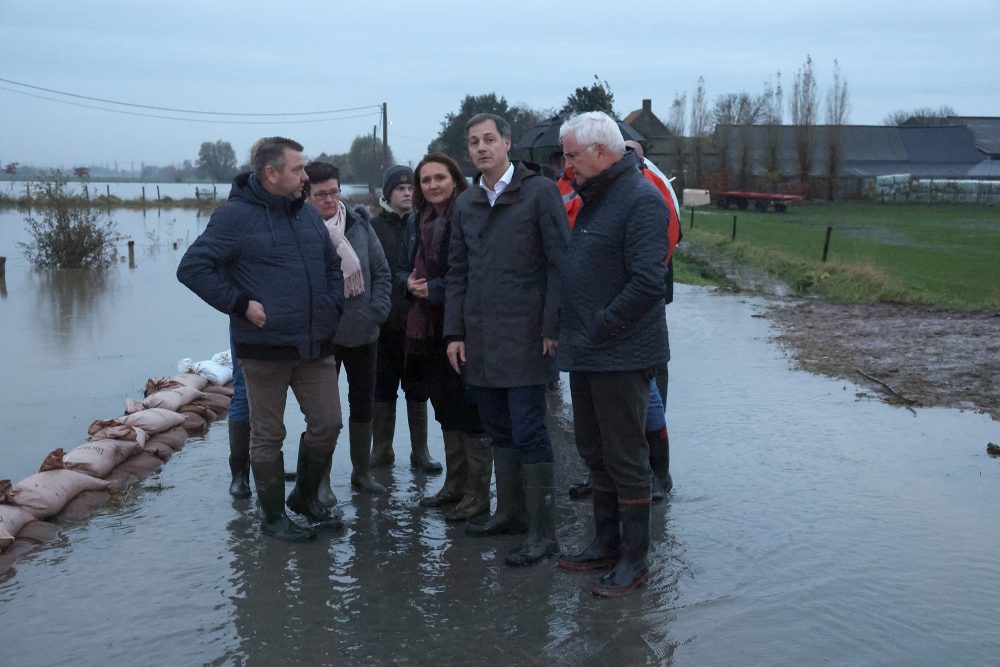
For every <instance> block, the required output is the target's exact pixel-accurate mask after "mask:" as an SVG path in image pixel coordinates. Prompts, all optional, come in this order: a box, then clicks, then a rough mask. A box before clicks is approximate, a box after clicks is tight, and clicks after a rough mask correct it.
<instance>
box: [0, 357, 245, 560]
mask: <svg viewBox="0 0 1000 667" xmlns="http://www.w3.org/2000/svg"><path fill="white" fill-rule="evenodd" d="M180 366H181V368H180V371H181V372H180V373H179V374H178V375H175V376H173V377H169V378H151V379H150V380H149V381H148V382H147V383H146V387H145V390H144V392H143V400H142V401H136V400H134V399H128V400H127V401H126V408H125V414H124V415H122V416H121V417H115V418H113V419H99V420H95V421H94V422H92V423H91V424H90V426H89V427H88V429H87V434H88V435H89V436H90V439H89V440H87V441H86V442H84V443H83V444H81V445H79V446H78V447H76V448H75V449H73V450H72V451H70V452H69V453H64V452H63V450H62V449H61V448H60V449H56V450H54V451H53V452H51V453H50V454H49V455H48V456H47V457H46V458H45V461H44V462H43V463H42V466H41V469H40V470H39V472H38V473H36V474H34V475H31V476H30V477H27V478H25V479H23V480H21V481H20V482H18V483H17V484H12V483H11V482H10V481H9V480H0V554H2V556H0V574H2V573H3V572H6V571H7V570H9V569H10V567H11V566H12V565H13V562H14V560H16V559H17V558H18V557H19V556H20V555H23V554H24V553H27V552H28V551H31V550H32V549H33V548H34V547H35V546H37V545H38V544H41V543H42V542H47V541H49V540H51V539H53V538H54V537H55V536H57V535H58V528H57V527H56V526H54V525H53V524H51V523H49V522H47V521H45V519H48V518H50V517H53V516H55V515H57V514H58V515H59V517H58V520H59V521H62V520H64V519H65V520H70V521H75V520H80V519H83V518H86V517H87V516H89V515H90V514H92V513H93V512H94V511H95V510H97V509H98V508H99V507H101V506H102V505H103V504H104V503H105V502H106V501H107V497H108V490H116V489H119V488H123V487H126V486H129V485H131V484H135V483H137V482H138V481H139V480H141V479H143V478H144V477H146V476H147V475H149V474H150V473H152V472H153V471H155V470H157V469H158V468H159V467H160V466H161V465H162V464H163V462H164V461H166V460H168V459H169V458H170V457H171V456H172V455H173V453H174V452H176V451H178V450H180V449H181V448H182V447H183V446H184V443H185V441H186V440H187V437H188V432H189V431H199V430H203V429H204V428H205V427H206V426H207V425H208V424H210V423H211V422H213V421H215V420H216V419H219V418H220V417H222V416H223V415H224V414H225V413H226V412H227V411H228V410H229V404H230V401H231V397H232V395H233V389H232V377H233V371H232V359H231V357H230V354H229V351H228V350H227V351H225V352H220V353H219V354H217V355H215V356H213V357H212V358H211V359H210V360H206V361H199V362H197V363H191V360H190V359H185V360H184V361H182V362H181V364H180Z"/></svg>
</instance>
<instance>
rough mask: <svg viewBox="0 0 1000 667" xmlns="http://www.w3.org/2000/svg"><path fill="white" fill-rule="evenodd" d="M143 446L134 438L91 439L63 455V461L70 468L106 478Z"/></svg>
mask: <svg viewBox="0 0 1000 667" xmlns="http://www.w3.org/2000/svg"><path fill="white" fill-rule="evenodd" d="M142 447H143V445H140V444H139V443H138V442H136V441H134V440H90V441H89V442H85V443H84V444H82V445H80V446H79V447H77V448H76V449H74V450H73V451H71V452H70V453H69V454H66V455H65V456H63V459H62V462H63V466H64V467H66V468H67V469H69V470H76V471H77V472H82V473H86V474H88V475H91V476H92V477H101V478H104V477H107V476H108V474H110V473H111V471H112V470H114V469H115V466H117V465H120V464H121V463H122V462H124V461H125V460H126V459H128V458H130V457H132V456H135V455H136V454H138V453H139V452H140V451H142Z"/></svg>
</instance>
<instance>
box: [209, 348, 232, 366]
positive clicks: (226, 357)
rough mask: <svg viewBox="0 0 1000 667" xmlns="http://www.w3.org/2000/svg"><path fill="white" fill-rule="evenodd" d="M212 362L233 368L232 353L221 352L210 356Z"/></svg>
mask: <svg viewBox="0 0 1000 667" xmlns="http://www.w3.org/2000/svg"><path fill="white" fill-rule="evenodd" d="M212 361H214V362H215V363H217V364H222V365H223V366H228V367H229V368H232V367H233V353H232V352H231V351H230V350H223V351H222V352H216V353H215V354H213V355H212Z"/></svg>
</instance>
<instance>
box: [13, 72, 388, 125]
mask: <svg viewBox="0 0 1000 667" xmlns="http://www.w3.org/2000/svg"><path fill="white" fill-rule="evenodd" d="M0 81H6V79H0ZM0 90H6V91H7V92H9V93H15V94H17V95H25V96H27V97H34V98H36V99H39V100H47V101H49V102H59V103H60V104H68V105H70V106H74V107H81V108H84V109H96V110H97V111H107V112H109V113H118V114H124V115H126V116H140V117H142V118H159V119H162V120H176V121H181V122H185V123H211V124H214V125H301V124H304V123H329V122H332V121H338V120H349V119H352V118H367V117H370V116H381V115H382V110H381V106H379V105H372V106H369V107H356V109H357V110H360V109H373V110H372V111H369V112H368V113H362V114H354V115H352V116H337V117H335V118H311V119H308V120H212V119H209V118H179V117H177V116H164V115H161V114H150V113H141V112H138V111H126V110H125V109H109V108H107V107H99V106H95V105H93V104H82V103H80V102H73V101H71V100H61V99H59V98H56V97H47V96H45V95H36V94H34V93H29V92H27V91H24V90H15V89H13V88H7V87H6V86H0ZM78 97H79V96H78ZM154 108H155V107H154ZM185 113H192V112H185ZM309 113H318V112H309ZM243 115H254V114H243ZM260 115H262V116H269V115H281V114H260Z"/></svg>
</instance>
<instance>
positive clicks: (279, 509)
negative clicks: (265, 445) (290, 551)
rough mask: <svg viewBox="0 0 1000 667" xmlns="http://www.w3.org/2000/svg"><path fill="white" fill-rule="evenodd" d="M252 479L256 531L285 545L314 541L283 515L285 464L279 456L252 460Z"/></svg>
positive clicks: (307, 531) (313, 536) (309, 532)
mask: <svg viewBox="0 0 1000 667" xmlns="http://www.w3.org/2000/svg"><path fill="white" fill-rule="evenodd" d="M250 467H251V468H252V469H253V480H254V483H255V484H256V485H257V502H258V504H259V505H260V511H261V513H262V514H263V516H262V517H261V523H260V529H261V532H263V533H264V534H265V535H270V536H271V537H275V538H277V539H279V540H285V541H286V542H308V541H309V540H313V539H316V533H315V532H313V530H312V529H311V528H304V527H302V526H300V525H299V524H297V523H295V522H294V521H292V520H291V519H289V518H288V515H287V514H285V462H284V460H283V459H282V457H280V456H279V457H278V458H277V460H275V461H264V462H257V461H252V462H251V463H250Z"/></svg>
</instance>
